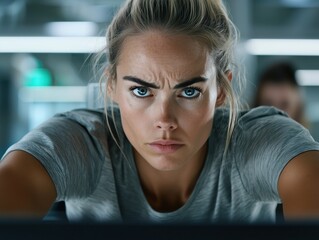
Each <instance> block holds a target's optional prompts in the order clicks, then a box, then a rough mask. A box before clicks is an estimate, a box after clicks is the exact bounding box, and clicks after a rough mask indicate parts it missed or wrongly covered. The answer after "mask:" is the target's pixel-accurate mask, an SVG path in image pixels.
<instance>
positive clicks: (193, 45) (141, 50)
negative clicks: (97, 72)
mask: <svg viewBox="0 0 319 240" xmlns="http://www.w3.org/2000/svg"><path fill="white" fill-rule="evenodd" d="M208 56H209V54H208V51H207V47H206V46H205V45H204V44H203V43H201V42H200V41H199V40H197V39H196V38H195V37H192V36H188V35H183V34H170V33H166V32H163V31H160V30H152V31H147V32H144V33H140V34H138V35H133V36H129V37H127V38H126V39H125V40H124V42H123V45H122V48H121V53H120V56H119V61H118V66H119V67H128V68H129V67H131V68H138V69H139V70H141V69H140V68H143V71H147V70H150V71H151V70H155V71H162V72H170V71H171V72H173V73H177V72H178V71H187V72H191V71H193V72H203V71H205V69H206V67H207V66H208V65H209V64H210V63H211V61H210V58H209V57H208Z"/></svg>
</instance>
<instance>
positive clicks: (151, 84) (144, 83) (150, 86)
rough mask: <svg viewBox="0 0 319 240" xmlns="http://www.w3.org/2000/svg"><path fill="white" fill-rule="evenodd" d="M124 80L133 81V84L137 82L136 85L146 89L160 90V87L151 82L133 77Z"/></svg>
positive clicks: (125, 77)
mask: <svg viewBox="0 0 319 240" xmlns="http://www.w3.org/2000/svg"><path fill="white" fill-rule="evenodd" d="M123 80H127V81H131V82H135V83H138V84H140V85H142V86H144V87H149V88H156V89H159V86H156V85H155V84H153V83H149V82H146V81H144V80H142V79H139V78H137V77H132V76H124V77H123Z"/></svg>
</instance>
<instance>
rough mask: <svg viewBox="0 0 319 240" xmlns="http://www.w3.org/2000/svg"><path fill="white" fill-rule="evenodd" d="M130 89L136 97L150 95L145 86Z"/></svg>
mask: <svg viewBox="0 0 319 240" xmlns="http://www.w3.org/2000/svg"><path fill="white" fill-rule="evenodd" d="M131 91H132V93H133V94H134V95H135V96H136V97H141V98H143V97H148V96H150V95H151V94H150V92H149V90H148V88H146V87H134V88H132V89H131Z"/></svg>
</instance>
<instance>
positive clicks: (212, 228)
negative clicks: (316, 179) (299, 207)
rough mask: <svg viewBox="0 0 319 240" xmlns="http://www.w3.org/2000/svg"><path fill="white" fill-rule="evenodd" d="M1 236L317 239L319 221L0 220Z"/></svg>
mask: <svg viewBox="0 0 319 240" xmlns="http://www.w3.org/2000/svg"><path fill="white" fill-rule="evenodd" d="M0 239H1V240H6V239H10V240H11V239H23V240H29V239H32V240H37V239H41V240H42V239H45V240H51V239H55V240H58V239H59V240H60V239H68V240H69V239H77V240H81V239H88V240H94V239H139V240H143V239H174V240H175V239H182V240H188V239H195V240H200V239H235V240H236V239H254V240H256V239H258V240H263V239H265V240H273V239H280V240H282V239H319V223H318V224H317V223H314V224H312V223H311V224H309V223H307V224H289V225H284V224H281V225H188V224H187V225H148V224H104V223H72V224H70V223H67V222H45V221H42V222H36V221H0Z"/></svg>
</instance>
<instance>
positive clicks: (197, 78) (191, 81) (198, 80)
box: [174, 77, 207, 89]
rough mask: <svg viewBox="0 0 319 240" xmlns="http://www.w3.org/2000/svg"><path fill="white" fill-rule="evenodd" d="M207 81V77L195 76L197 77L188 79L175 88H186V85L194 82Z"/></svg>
mask: <svg viewBox="0 0 319 240" xmlns="http://www.w3.org/2000/svg"><path fill="white" fill-rule="evenodd" d="M206 81H207V78H204V77H195V78H192V79H189V80H186V81H184V82H181V83H178V84H176V85H175V86H174V89H178V88H184V87H187V86H189V85H192V84H194V83H197V82H206Z"/></svg>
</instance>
